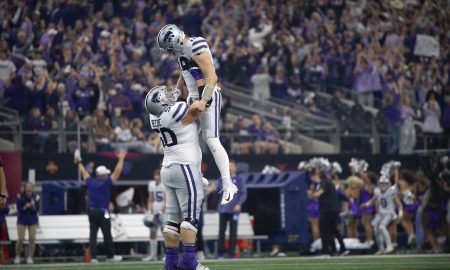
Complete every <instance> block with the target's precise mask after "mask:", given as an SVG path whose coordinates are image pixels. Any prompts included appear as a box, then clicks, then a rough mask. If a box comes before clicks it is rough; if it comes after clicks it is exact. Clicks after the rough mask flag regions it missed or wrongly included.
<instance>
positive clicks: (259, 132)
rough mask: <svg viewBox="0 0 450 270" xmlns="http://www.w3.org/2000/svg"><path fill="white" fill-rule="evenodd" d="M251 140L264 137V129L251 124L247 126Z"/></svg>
mask: <svg viewBox="0 0 450 270" xmlns="http://www.w3.org/2000/svg"><path fill="white" fill-rule="evenodd" d="M247 130H248V132H249V133H250V135H252V136H251V138H252V140H253V141H260V140H261V139H262V138H263V137H264V130H263V129H262V128H258V127H256V126H255V125H254V124H251V125H249V126H248V127H247Z"/></svg>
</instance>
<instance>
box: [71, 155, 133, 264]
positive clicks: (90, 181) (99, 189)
mask: <svg viewBox="0 0 450 270" xmlns="http://www.w3.org/2000/svg"><path fill="white" fill-rule="evenodd" d="M78 151H79V150H78ZM126 155H127V152H126V151H121V152H119V154H118V157H119V160H118V162H117V165H116V167H115V168H114V171H113V172H112V173H111V171H110V170H108V169H107V168H106V167H105V166H98V167H97V168H96V169H95V173H96V176H97V178H93V177H91V175H90V174H89V173H88V172H87V171H86V168H85V167H84V165H83V163H81V156H80V155H79V152H78V154H77V152H75V162H76V163H77V164H78V169H79V170H80V171H81V176H82V177H83V180H84V181H86V186H87V189H88V198H89V200H88V204H89V211H88V216H89V226H90V227H89V232H90V233H89V244H90V246H91V256H92V259H91V263H98V260H97V232H98V229H99V228H100V229H101V230H102V234H103V238H104V242H105V249H106V253H107V259H106V260H107V261H108V262H118V261H121V260H122V256H117V255H114V243H113V240H112V236H111V216H110V211H109V203H110V200H111V198H110V197H111V194H110V192H111V186H112V185H113V184H114V183H115V182H117V180H119V177H120V174H121V173H122V169H123V162H124V160H125V157H126Z"/></svg>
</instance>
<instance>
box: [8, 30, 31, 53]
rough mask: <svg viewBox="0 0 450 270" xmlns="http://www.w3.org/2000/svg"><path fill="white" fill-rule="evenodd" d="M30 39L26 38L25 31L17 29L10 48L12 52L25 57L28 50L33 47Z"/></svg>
mask: <svg viewBox="0 0 450 270" xmlns="http://www.w3.org/2000/svg"><path fill="white" fill-rule="evenodd" d="M31 41H32V39H30V38H27V33H26V32H25V31H22V30H21V31H19V33H17V42H15V44H14V46H13V48H12V52H13V54H18V55H20V56H22V57H27V56H28V54H29V52H30V50H32V49H33V47H32V46H33V45H32V44H31Z"/></svg>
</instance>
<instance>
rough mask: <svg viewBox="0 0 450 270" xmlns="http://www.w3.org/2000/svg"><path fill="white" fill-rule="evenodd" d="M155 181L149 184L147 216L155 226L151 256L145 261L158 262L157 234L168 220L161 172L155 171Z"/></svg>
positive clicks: (153, 228) (151, 233) (152, 229)
mask: <svg viewBox="0 0 450 270" xmlns="http://www.w3.org/2000/svg"><path fill="white" fill-rule="evenodd" d="M153 179H154V180H153V181H149V182H148V200H147V215H149V216H151V217H152V220H153V222H152V223H153V224H154V225H153V226H150V255H149V256H148V257H145V258H143V259H142V260H143V261H156V259H157V257H156V256H157V253H158V240H156V233H157V231H158V229H159V228H161V226H162V224H163V223H164V221H165V220H166V218H165V213H166V192H165V190H164V185H163V184H162V183H161V176H160V170H159V169H156V170H154V171H153Z"/></svg>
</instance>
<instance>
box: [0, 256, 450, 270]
mask: <svg viewBox="0 0 450 270" xmlns="http://www.w3.org/2000/svg"><path fill="white" fill-rule="evenodd" d="M203 264H204V265H206V266H208V267H209V268H210V269H211V270H294V269H296V270H297V269H300V270H302V269H305V270H339V269H345V270H352V269H355V270H372V269H374V270H375V269H377V270H378V269H380V270H391V269H395V270H397V269H398V270H400V269H401V270H419V269H423V270H440V269H442V270H443V269H450V255H391V256H348V257H333V258H318V257H287V258H253V259H240V260H233V261H229V260H223V261H216V260H207V261H204V262H203ZM0 269H52V270H56V269H61V270H74V269H83V270H96V269H112V270H125V269H131V270H140V269H145V270H161V269H162V262H147V263H144V262H136V261H134V262H121V263H114V264H111V263H104V262H100V263H99V264H96V265H92V264H86V263H51V264H39V263H36V264H34V265H20V266H14V265H3V266H0Z"/></svg>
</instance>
